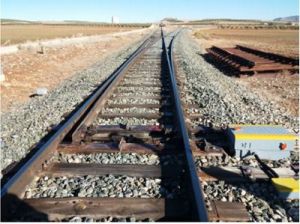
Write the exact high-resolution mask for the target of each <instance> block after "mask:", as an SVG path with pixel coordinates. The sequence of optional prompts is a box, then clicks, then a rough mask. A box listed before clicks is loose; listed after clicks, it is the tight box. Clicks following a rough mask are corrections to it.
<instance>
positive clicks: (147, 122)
mask: <svg viewBox="0 0 300 224" xmlns="http://www.w3.org/2000/svg"><path fill="white" fill-rule="evenodd" d="M119 124H124V125H125V124H126V125H158V124H159V123H158V121H157V120H155V119H142V118H140V119H138V118H125V117H117V118H114V119H102V118H101V115H100V118H99V117H98V118H97V119H96V121H95V122H94V123H93V125H119Z"/></svg>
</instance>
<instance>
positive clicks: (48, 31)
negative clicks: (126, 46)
mask: <svg viewBox="0 0 300 224" xmlns="http://www.w3.org/2000/svg"><path fill="white" fill-rule="evenodd" d="M133 29H137V27H112V26H91V25H44V24H35V25H3V24H2V25H1V45H10V44H17V43H23V42H26V41H35V40H44V39H52V38H58V37H71V36H82V35H95V34H105V33H113V32H121V31H129V30H133Z"/></svg>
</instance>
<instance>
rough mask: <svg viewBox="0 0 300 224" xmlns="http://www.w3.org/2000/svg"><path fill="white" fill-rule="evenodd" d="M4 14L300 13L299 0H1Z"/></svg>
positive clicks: (99, 17)
mask: <svg viewBox="0 0 300 224" xmlns="http://www.w3.org/2000/svg"><path fill="white" fill-rule="evenodd" d="M0 1H1V18H11V19H27V20H87V21H102V22H110V20H111V16H113V15H114V16H118V17H119V18H120V22H154V21H159V20H160V19H162V18H164V17H176V18H179V19H207V18H232V19H264V20H271V19H274V18H276V17H284V16H291V15H298V14H299V0H0Z"/></svg>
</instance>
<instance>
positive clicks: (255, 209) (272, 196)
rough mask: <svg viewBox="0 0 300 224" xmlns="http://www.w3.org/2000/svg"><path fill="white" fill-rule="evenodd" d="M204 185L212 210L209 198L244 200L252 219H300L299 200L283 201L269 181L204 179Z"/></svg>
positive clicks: (233, 200) (272, 220)
mask: <svg viewBox="0 0 300 224" xmlns="http://www.w3.org/2000/svg"><path fill="white" fill-rule="evenodd" d="M202 187H203V189H204V197H205V198H206V201H207V206H208V209H209V210H211V206H210V203H209V202H208V201H209V200H220V201H224V202H227V201H229V202H242V203H243V204H244V205H245V206H246V209H247V211H248V212H249V215H250V217H251V221H255V222H275V221H277V222H288V221H294V222H295V221H298V220H299V201H297V200H293V201H290V202H285V201H282V199H279V198H278V195H277V192H276V190H275V188H274V187H273V186H272V185H270V184H269V183H268V182H260V183H246V184H240V183H239V184H235V185H233V184H228V183H225V182H224V181H217V182H205V181H202ZM207 199H209V200H207Z"/></svg>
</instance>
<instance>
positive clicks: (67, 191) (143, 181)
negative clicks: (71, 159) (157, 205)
mask: <svg viewBox="0 0 300 224" xmlns="http://www.w3.org/2000/svg"><path fill="white" fill-rule="evenodd" d="M180 191H181V187H180V185H179V182H178V181H177V180H176V179H168V180H166V181H162V180H161V179H159V178H142V177H129V176H114V175H105V176H90V175H89V176H82V177H72V178H67V177H53V178H51V177H48V176H44V177H42V178H40V179H39V180H38V181H36V182H35V183H32V184H31V185H30V186H29V187H28V188H27V190H26V191H25V198H44V197H50V198H63V197H121V198H124V197H129V198H132V197H133V198H161V197H166V198H176V197H178V196H179V194H180Z"/></svg>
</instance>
